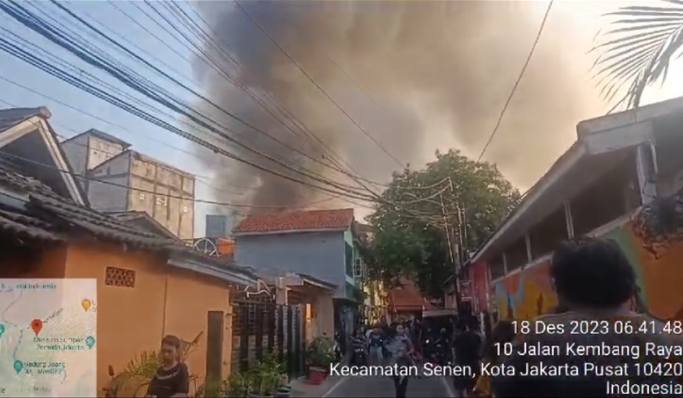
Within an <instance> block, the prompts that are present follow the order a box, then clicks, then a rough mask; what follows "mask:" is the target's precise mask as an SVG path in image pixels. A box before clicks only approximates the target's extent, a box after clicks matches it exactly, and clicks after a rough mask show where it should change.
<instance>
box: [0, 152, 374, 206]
mask: <svg viewBox="0 0 683 398" xmlns="http://www.w3.org/2000/svg"><path fill="white" fill-rule="evenodd" d="M0 157H9V158H12V159H17V160H21V161H23V162H27V163H30V164H34V165H36V166H39V167H41V168H45V169H50V170H54V171H58V172H60V173H62V174H67V175H70V176H73V177H78V178H80V179H84V180H87V181H92V182H97V183H100V184H104V185H109V186H113V187H119V188H125V189H127V190H129V191H134V192H140V193H148V194H150V195H160V196H164V197H167V198H169V199H180V200H184V201H186V202H193V203H204V204H210V205H215V206H227V207H237V208H263V209H279V208H282V207H283V206H278V205H271V206H266V205H248V204H241V203H231V202H221V201H216V200H207V199H196V198H188V197H185V196H180V195H171V194H165V193H160V192H156V191H152V190H149V189H142V188H135V187H131V186H129V185H124V184H118V183H115V182H111V181H106V180H102V179H100V178H98V177H92V176H87V175H84V174H79V173H74V172H70V171H68V170H62V169H60V168H58V167H54V166H52V165H49V164H45V163H41V162H38V161H36V160H33V159H29V158H26V157H23V156H18V155H14V154H11V153H7V152H0ZM327 200H328V199H324V200H319V201H314V202H310V203H306V204H302V205H291V206H289V205H288V206H289V207H296V208H298V207H307V206H309V205H315V204H319V203H323V202H325V201H327ZM355 204H356V205H357V206H360V207H365V208H371V207H369V206H367V205H363V204H359V203H355Z"/></svg>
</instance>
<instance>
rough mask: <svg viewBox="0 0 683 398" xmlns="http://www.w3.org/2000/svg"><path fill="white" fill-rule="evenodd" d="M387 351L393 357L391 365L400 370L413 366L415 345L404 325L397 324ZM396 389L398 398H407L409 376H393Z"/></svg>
mask: <svg viewBox="0 0 683 398" xmlns="http://www.w3.org/2000/svg"><path fill="white" fill-rule="evenodd" d="M387 350H388V351H389V353H390V355H391V363H390V365H392V366H393V365H394V364H395V365H397V366H398V367H399V368H402V369H407V367H410V366H413V365H414V362H413V352H414V348H413V343H412V342H411V341H410V338H408V336H407V335H406V331H405V328H404V326H403V325H402V324H400V323H399V324H397V325H396V327H395V328H394V335H393V336H392V338H391V340H390V341H389V343H388V344H387ZM392 378H393V381H394V389H395V390H396V398H405V396H406V393H407V391H408V380H409V378H408V376H402V375H393V376H392Z"/></svg>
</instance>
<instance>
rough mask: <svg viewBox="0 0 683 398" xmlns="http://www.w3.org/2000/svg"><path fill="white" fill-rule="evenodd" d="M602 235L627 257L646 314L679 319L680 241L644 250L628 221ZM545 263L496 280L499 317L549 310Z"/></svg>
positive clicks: (551, 299) (682, 308)
mask: <svg viewBox="0 0 683 398" xmlns="http://www.w3.org/2000/svg"><path fill="white" fill-rule="evenodd" d="M602 237H604V238H609V239H613V240H614V241H616V242H617V243H618V244H619V246H620V247H621V248H622V250H623V251H624V253H625V254H626V256H627V257H628V259H629V261H630V262H631V265H632V266H633V268H634V270H635V272H636V275H637V277H638V286H639V288H640V299H641V304H642V305H644V306H645V307H646V309H647V310H648V311H649V312H650V314H652V315H653V316H655V317H657V318H660V319H678V320H683V242H677V243H673V244H671V245H669V246H668V247H659V248H658V250H657V252H655V253H651V252H648V251H647V250H645V249H644V242H643V241H642V240H641V239H640V238H639V237H637V236H636V234H634V231H633V228H632V225H631V223H627V224H625V225H622V226H620V227H617V228H615V229H613V230H611V231H609V232H607V233H606V234H604V235H602ZM548 266H549V264H548V263H544V264H539V265H535V266H533V267H530V268H528V269H525V270H523V271H521V272H519V273H517V274H515V275H511V276H509V277H507V278H505V279H504V280H502V281H499V282H497V283H496V285H495V295H496V297H495V303H496V306H497V309H498V314H499V316H500V317H501V318H508V319H510V318H515V319H529V318H533V317H535V316H538V315H541V314H545V313H548V312H550V311H552V310H553V308H554V307H555V306H556V305H557V296H556V295H555V293H554V291H553V289H552V285H551V282H550V277H549V267H548Z"/></svg>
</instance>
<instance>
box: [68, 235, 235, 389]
mask: <svg viewBox="0 0 683 398" xmlns="http://www.w3.org/2000/svg"><path fill="white" fill-rule="evenodd" d="M107 266H109V267H117V268H124V269H130V270H134V271H135V273H136V274H135V287H134V288H129V287H120V286H108V285H105V284H104V276H105V269H106V267H107ZM66 277H69V278H96V279H97V288H98V298H97V313H98V317H97V334H98V355H97V367H98V372H97V373H98V376H97V377H98V390H100V389H101V388H102V387H104V386H105V385H106V383H107V382H108V381H109V376H108V375H107V369H108V366H109V365H111V366H113V367H114V370H115V371H116V372H117V373H118V372H120V371H122V370H123V369H124V368H125V366H126V364H127V363H128V362H129V361H131V360H132V359H134V358H135V357H136V356H137V355H139V354H140V353H141V352H143V351H151V350H158V349H159V343H160V340H161V338H162V337H163V336H164V335H166V334H174V335H177V336H178V337H180V338H181V339H183V340H186V341H191V340H192V339H194V338H195V336H196V335H197V334H198V333H199V332H201V331H203V332H204V333H203V334H202V338H201V340H200V342H199V346H198V347H197V349H196V350H195V351H194V352H193V353H192V355H191V356H190V357H189V358H188V366H189V368H190V373H192V374H195V375H197V376H199V380H202V381H203V379H204V373H205V363H206V327H207V312H208V311H225V312H229V311H230V306H229V293H228V289H227V286H226V287H223V286H221V285H220V284H219V283H217V282H215V281H214V280H213V279H210V278H204V277H202V276H200V275H196V274H194V273H189V272H182V271H178V270H175V269H172V268H170V267H169V266H167V265H166V264H165V258H163V257H161V256H158V255H154V254H151V253H148V252H141V251H127V252H124V251H123V250H122V248H121V246H114V245H110V246H107V245H104V244H99V245H97V246H94V245H87V246H86V245H71V246H70V247H69V250H68V255H67V265H66ZM229 323H230V322H227V320H226V324H229ZM225 333H226V334H228V335H229V333H230V330H226V331H225ZM223 341H224V343H223V352H224V356H223V357H224V369H223V370H224V373H223V377H224V378H225V377H227V375H228V374H229V373H228V371H229V362H230V361H229V359H228V358H230V354H231V353H230V350H231V342H232V339H231V338H224V339H223ZM197 383H200V381H198V382H197Z"/></svg>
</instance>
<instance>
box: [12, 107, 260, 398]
mask: <svg viewBox="0 0 683 398" xmlns="http://www.w3.org/2000/svg"><path fill="white" fill-rule="evenodd" d="M49 117H50V113H49V111H47V109H45V108H37V109H9V110H0V279H2V280H3V284H4V286H9V285H10V284H11V283H12V280H13V279H16V278H22V279H31V280H35V279H36V278H54V279H55V280H57V281H58V282H59V283H68V282H64V280H68V279H72V278H78V279H89V280H91V281H92V283H93V286H96V293H94V294H93V295H92V297H79V298H78V300H77V301H78V302H73V303H69V302H68V300H66V301H63V303H64V304H63V305H64V306H67V305H69V306H71V305H73V308H64V314H68V313H73V311H75V310H76V309H78V311H82V310H83V309H81V300H84V299H87V300H89V301H88V302H89V303H90V305H89V306H88V308H85V307H84V309H85V311H90V310H91V311H92V312H93V316H96V325H97V334H96V337H97V355H96V360H95V358H94V357H93V362H95V361H96V366H95V363H93V365H92V366H91V368H94V369H97V373H96V378H97V386H96V389H95V388H93V391H90V392H84V393H85V394H86V395H89V396H96V395H98V394H97V393H98V392H99V391H100V389H101V388H102V387H104V386H105V385H106V383H107V382H108V381H109V380H110V377H109V375H108V374H107V371H108V368H109V367H110V366H111V367H113V368H114V369H115V370H117V371H122V370H124V369H125V367H126V365H127V364H128V363H129V362H130V361H131V360H133V359H134V358H136V357H138V356H139V354H140V353H142V352H143V351H151V350H156V349H158V347H159V343H160V342H159V339H160V338H161V336H163V335H166V334H173V335H177V336H178V337H180V338H181V339H183V340H185V341H192V340H194V339H195V338H198V339H199V340H198V341H199V344H198V347H197V350H196V351H195V352H194V353H193V354H192V355H191V356H190V357H189V358H188V359H187V363H188V366H189V367H190V369H191V372H192V373H193V374H196V375H197V376H199V377H200V378H202V379H203V378H204V376H206V377H210V378H218V379H221V378H223V377H225V376H227V375H228V373H229V371H230V369H229V366H230V361H227V360H224V359H223V356H224V357H225V359H227V358H229V357H230V350H231V344H232V339H230V338H224V337H223V335H222V334H223V331H224V330H225V329H226V328H225V326H224V319H225V318H226V317H227V316H228V315H229V314H231V313H232V308H231V306H230V293H231V289H234V288H235V287H237V286H242V287H245V286H250V285H255V284H256V282H257V278H256V277H255V276H254V274H253V273H252V272H250V271H249V270H246V269H244V268H240V267H237V266H236V265H235V264H234V263H228V262H225V261H222V260H220V259H216V258H211V257H208V256H206V255H204V254H202V253H200V252H198V251H196V250H193V249H192V248H191V247H188V246H187V245H185V244H184V243H183V242H182V241H181V240H180V239H178V238H176V237H175V236H173V234H171V233H170V232H169V231H163V228H164V227H163V226H161V225H158V224H155V223H154V222H153V221H152V220H145V219H143V218H140V217H137V215H135V214H127V215H124V214H119V215H114V216H112V215H107V214H103V213H100V212H98V211H96V210H93V209H91V208H90V207H88V206H87V200H86V199H85V198H84V195H83V193H82V191H81V189H80V187H79V184H77V182H76V181H75V180H74V177H75V176H77V174H75V173H74V172H73V169H72V168H71V166H70V164H69V163H68V162H67V161H66V159H65V156H64V154H63V153H62V152H61V150H60V149H59V146H58V145H57V142H56V139H55V133H54V131H53V130H52V127H51V126H50V123H49ZM70 293H73V292H70ZM0 294H4V295H5V296H6V295H7V294H9V293H7V292H6V291H3V292H2V293H0ZM5 296H3V297H5ZM188 298H191V299H188ZM61 299H62V298H60V297H55V300H56V302H57V303H59V300H61ZM1 301H2V300H0V302H1ZM44 304H45V306H44V307H45V308H42V307H43V306H42V305H41V303H40V302H37V303H36V304H34V311H36V312H34V313H32V314H31V315H26V314H20V315H21V316H22V317H26V316H29V318H28V319H31V318H36V319H43V320H45V321H44V322H43V323H44V325H43V334H41V337H42V336H44V335H45V336H48V337H60V335H59V334H58V331H56V330H54V329H53V330H51V328H50V327H51V324H52V323H53V322H55V323H56V322H60V321H59V320H58V319H52V318H49V317H51V312H50V311H54V310H55V307H52V306H50V305H48V304H50V303H44ZM1 308H2V307H1V306H0V309H1ZM5 312H6V313H5V314H4V315H3V320H2V323H3V327H4V333H3V337H4V338H9V339H10V340H8V341H11V339H12V337H11V336H13V335H14V336H18V334H19V333H23V332H24V329H25V328H27V327H29V325H28V321H27V323H26V324H25V325H21V326H20V327H19V326H16V327H15V326H14V325H19V324H21V323H22V322H23V321H24V319H23V318H21V319H17V317H18V316H19V315H18V313H17V312H16V311H10V312H7V311H5ZM95 313H96V315H94V314H95ZM60 314H61V312H60ZM13 319H14V321H13ZM48 320H49V322H48ZM68 328H69V329H70V330H72V328H73V325H72V324H69V326H68ZM61 337H77V336H75V335H74V336H61ZM19 340H21V339H19ZM24 340H25V339H24ZM74 344H75V345H77V344H76V343H74ZM29 349H30V347H28V346H27V348H25V349H24V348H22V350H24V351H22V352H28V351H27V350H29ZM80 349H82V350H86V348H84V347H81V348H80ZM86 351H87V350H86ZM69 366H71V365H69ZM87 366H90V365H87Z"/></svg>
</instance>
